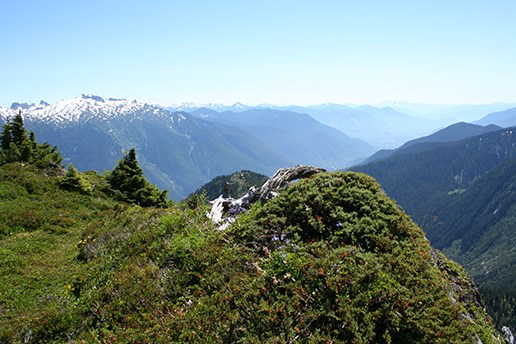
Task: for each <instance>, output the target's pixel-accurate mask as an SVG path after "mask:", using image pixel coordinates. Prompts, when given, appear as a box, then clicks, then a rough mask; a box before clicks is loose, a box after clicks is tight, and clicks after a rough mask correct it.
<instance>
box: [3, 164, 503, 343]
mask: <svg viewBox="0 0 516 344" xmlns="http://www.w3.org/2000/svg"><path fill="white" fill-rule="evenodd" d="M0 171H1V173H2V174H3V175H2V179H1V180H2V182H1V183H0V184H1V187H2V188H1V189H0V190H2V191H1V192H0V197H2V203H1V208H0V222H1V224H2V227H1V228H2V230H3V236H2V237H1V239H0V259H1V262H2V264H0V273H1V274H2V281H1V282H0V305H1V306H0V312H1V313H0V342H11V341H13V342H27V341H28V342H65V341H68V340H71V341H76V342H80V341H85V342H289V341H296V340H300V341H303V340H304V341H325V340H342V341H353V342H357V343H360V342H371V341H375V342H389V341H399V340H405V341H409V340H410V341H412V342H418V341H426V342H428V341H433V342H446V343H448V342H464V341H465V340H469V339H470V337H471V336H472V335H475V334H476V335H478V336H479V337H480V338H482V340H483V341H484V342H485V343H486V342H487V343H488V342H490V341H491V340H492V337H491V333H492V332H493V328H492V326H491V325H489V324H488V320H487V317H486V315H485V313H484V312H483V311H482V309H481V306H480V305H479V304H478V303H477V302H476V300H475V295H476V294H475V292H474V288H473V286H472V284H471V283H470V282H469V280H468V278H467V276H466V275H465V273H464V271H463V270H462V269H461V268H460V267H458V266H457V265H455V264H453V263H452V262H450V261H448V260H446V259H445V258H444V257H443V256H442V255H439V254H437V253H433V252H432V250H431V248H430V245H429V244H428V242H427V241H426V240H425V239H424V235H423V233H422V231H421V230H420V229H419V228H417V226H415V225H414V224H413V222H412V221H411V220H410V219H409V218H408V217H407V216H406V215H404V214H403V213H402V212H400V211H399V209H398V208H397V206H396V205H395V204H394V203H393V202H392V201H391V200H389V199H388V198H387V197H385V195H383V193H382V192H381V191H380V189H379V187H378V185H377V184H376V183H375V182H374V181H373V180H372V179H370V178H366V177H365V176H362V175H357V174H353V173H348V174H341V173H333V174H322V175H320V176H316V177H315V178H312V179H311V180H310V181H306V182H305V181H300V182H298V183H296V184H294V186H293V187H291V188H290V189H289V190H288V192H285V193H284V194H282V196H280V197H278V198H277V199H275V200H274V201H271V202H269V203H267V204H266V205H264V206H257V207H255V208H254V209H253V210H251V211H250V212H249V213H247V214H246V215H245V216H244V217H242V218H241V219H240V220H239V222H238V224H237V225H235V226H234V227H233V228H232V229H231V230H230V231H228V232H220V231H217V230H215V228H214V226H213V225H212V224H211V223H210V222H209V221H208V219H207V218H206V216H205V214H206V210H207V209H206V208H205V207H204V205H203V204H204V203H203V202H199V203H197V204H196V203H195V200H191V203H190V204H189V205H188V206H187V205H186V204H183V205H174V206H172V207H170V208H168V209H145V208H140V207H137V206H128V205H123V204H120V203H117V202H113V201H111V200H109V199H108V198H106V197H105V195H104V194H103V193H102V192H101V191H102V183H103V182H102V179H101V178H99V177H98V176H96V175H89V176H88V178H90V179H91V180H92V182H94V183H95V184H96V185H98V187H97V188H96V191H95V192H96V194H95V195H93V196H85V195H81V194H78V193H74V192H65V191H61V190H59V189H58V188H57V185H56V179H55V178H53V177H48V176H45V175H43V174H41V173H38V172H37V171H34V170H32V169H31V168H30V167H27V166H25V167H22V166H21V165H15V164H14V165H7V166H3V167H1V168H0ZM24 190H25V191H24ZM306 206H308V207H310V209H311V210H310V211H305V210H306V209H305V207H306ZM289 209H290V210H292V211H290V210H289ZM304 209H305V210H304ZM284 210H287V211H284ZM436 266H439V267H440V270H438V269H437V268H436ZM365 267H367V268H365ZM457 286H458V289H457ZM450 295H451V297H450ZM465 316H466V317H467V318H468V319H470V320H464V319H465Z"/></svg>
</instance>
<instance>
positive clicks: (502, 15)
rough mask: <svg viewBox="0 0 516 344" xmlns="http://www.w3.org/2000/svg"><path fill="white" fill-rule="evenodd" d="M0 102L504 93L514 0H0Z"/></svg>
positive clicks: (514, 98) (512, 64)
mask: <svg viewBox="0 0 516 344" xmlns="http://www.w3.org/2000/svg"><path fill="white" fill-rule="evenodd" d="M0 13H1V19H0V47H1V50H0V80H1V83H0V106H9V105H10V104H11V103H12V102H14V101H19V102H38V101H39V100H41V99H43V100H46V101H48V102H55V101H57V100H59V99H66V98H72V97H76V96H79V95H81V94H82V93H92V94H97V95H100V96H102V97H106V98H107V97H114V98H127V99H138V100H142V101H147V102H157V103H163V104H170V103H180V102H196V103H207V102H218V103H225V104H232V103H234V102H236V101H240V102H245V103H250V104H259V103H273V104H278V105H288V104H300V105H307V104H317V103H324V102H335V103H376V102H381V101H384V100H389V101H394V100H397V101H410V102H422V103H446V104H459V103H473V104H479V103H491V102H516V1H514V0H482V1H481V0H405V1H402V0H376V1H373V0H360V1H359V0H353V1H352V0H335V1H332V0H312V1H308V0H234V1H230V0H209V1H208V0H182V1H179V0H161V1H158V0H140V1H131V0H123V1H118V0H103V1H98V0H73V1H72V0H62V1H56V0H46V1H40V0H33V1H28V0H0Z"/></svg>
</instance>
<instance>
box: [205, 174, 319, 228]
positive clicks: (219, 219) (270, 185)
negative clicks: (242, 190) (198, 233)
mask: <svg viewBox="0 0 516 344" xmlns="http://www.w3.org/2000/svg"><path fill="white" fill-rule="evenodd" d="M325 171H326V170H325V169H323V168H319V167H314V166H304V165H297V166H294V167H289V168H281V169H279V170H278V171H276V173H274V175H273V176H272V177H271V178H269V179H268V180H267V181H266V182H265V184H263V186H262V187H260V188H257V187H254V186H253V187H251V188H250V189H249V192H248V193H247V194H246V195H244V196H242V197H240V198H239V199H233V198H224V197H222V196H219V198H217V199H215V200H213V201H211V202H210V203H211V205H212V207H211V211H210V213H209V214H208V217H209V218H210V219H211V220H212V221H213V222H214V223H215V224H217V225H219V229H225V228H226V227H227V226H228V225H229V224H230V223H232V222H233V221H234V220H235V218H236V216H237V215H238V214H240V213H242V212H243V211H246V210H247V209H249V207H250V206H251V204H253V203H255V202H258V201H260V202H265V201H268V200H270V199H272V198H274V197H276V196H278V194H279V192H280V189H283V188H285V187H287V186H288V185H289V184H290V183H292V182H293V181H296V180H298V179H303V178H308V177H310V176H312V175H314V174H316V173H320V172H325Z"/></svg>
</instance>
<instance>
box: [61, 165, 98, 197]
mask: <svg viewBox="0 0 516 344" xmlns="http://www.w3.org/2000/svg"><path fill="white" fill-rule="evenodd" d="M59 187H60V188H61V189H63V190H68V191H79V192H81V193H84V194H91V193H92V192H93V186H92V185H91V183H90V182H89V181H88V180H87V179H86V178H85V177H84V176H83V175H82V174H81V173H80V172H79V171H78V170H77V169H76V168H75V166H74V165H73V164H70V166H69V167H68V171H66V174H65V175H64V176H63V178H62V179H61V180H60V182H59Z"/></svg>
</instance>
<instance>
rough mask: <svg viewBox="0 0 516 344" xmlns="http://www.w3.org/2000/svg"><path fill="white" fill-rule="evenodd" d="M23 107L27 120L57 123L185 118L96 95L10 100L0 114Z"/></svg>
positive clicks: (0, 110)
mask: <svg viewBox="0 0 516 344" xmlns="http://www.w3.org/2000/svg"><path fill="white" fill-rule="evenodd" d="M20 110H22V113H23V114H24V117H25V119H26V120H29V121H34V122H45V123H49V124H56V125H61V126H62V125H77V124H84V123H86V122H88V121H90V120H102V121H108V120H110V119H112V118H120V117H124V118H130V119H133V120H134V119H140V120H142V119H148V118H152V117H158V118H167V119H170V120H172V121H174V120H176V121H180V120H184V119H185V118H184V116H182V115H178V116H173V115H172V114H171V113H170V112H169V111H165V110H164V109H162V108H160V107H158V106H153V105H149V104H146V103H142V102H138V101H136V100H133V101H129V100H126V99H114V98H109V99H103V98H102V97H99V96H95V95H85V94H83V95H82V96H80V97H76V98H72V99H66V100H60V101H58V102H56V103H55V104H52V105H50V104H48V103H46V102H44V101H41V102H40V103H39V104H26V103H13V105H11V107H10V108H7V109H5V108H4V109H0V116H2V118H6V117H9V116H12V115H14V114H16V113H18V111H20Z"/></svg>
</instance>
